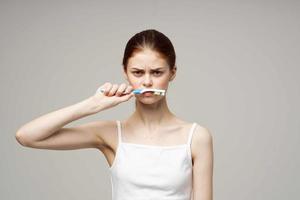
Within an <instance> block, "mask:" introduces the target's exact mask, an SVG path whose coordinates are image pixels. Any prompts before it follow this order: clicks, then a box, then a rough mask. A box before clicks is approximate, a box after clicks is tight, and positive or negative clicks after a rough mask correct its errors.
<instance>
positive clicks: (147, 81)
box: [143, 74, 152, 87]
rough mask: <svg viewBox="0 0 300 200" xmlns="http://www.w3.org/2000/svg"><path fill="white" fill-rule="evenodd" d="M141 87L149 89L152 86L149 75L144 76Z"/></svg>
mask: <svg viewBox="0 0 300 200" xmlns="http://www.w3.org/2000/svg"><path fill="white" fill-rule="evenodd" d="M143 86H144V87H151V86H152V79H151V77H150V75H149V74H148V75H146V76H145V79H144V82H143Z"/></svg>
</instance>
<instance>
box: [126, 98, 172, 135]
mask: <svg viewBox="0 0 300 200" xmlns="http://www.w3.org/2000/svg"><path fill="white" fill-rule="evenodd" d="M174 116H175V115H174V114H172V113H171V112H170V110H169V108H168V105H167V101H166V97H164V98H162V99H161V100H160V101H158V102H156V103H154V104H151V105H148V104H143V103H141V102H139V101H137V100H136V110H135V112H134V113H133V114H132V116H131V117H130V121H132V122H134V124H137V125H141V126H144V127H147V129H148V130H155V129H156V128H157V127H160V126H161V125H163V124H167V123H168V122H170V120H171V119H174Z"/></svg>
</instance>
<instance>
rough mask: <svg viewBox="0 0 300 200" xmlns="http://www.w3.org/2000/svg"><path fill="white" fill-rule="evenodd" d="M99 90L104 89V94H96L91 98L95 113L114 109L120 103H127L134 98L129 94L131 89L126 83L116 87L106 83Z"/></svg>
mask: <svg viewBox="0 0 300 200" xmlns="http://www.w3.org/2000/svg"><path fill="white" fill-rule="evenodd" d="M99 88H102V89H104V92H103V93H102V92H97V93H96V94H95V95H94V96H92V100H93V103H94V106H93V107H94V108H96V109H95V112H99V111H100V110H105V109H108V108H111V107H114V106H116V105H118V104H120V103H122V102H125V101H128V100H129V99H130V98H131V97H133V96H134V94H133V93H131V92H132V90H133V87H132V86H130V85H127V84H126V83H122V84H120V85H118V84H112V83H110V82H106V83H105V84H103V85H101V86H100V87H99Z"/></svg>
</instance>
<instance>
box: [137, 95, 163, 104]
mask: <svg viewBox="0 0 300 200" xmlns="http://www.w3.org/2000/svg"><path fill="white" fill-rule="evenodd" d="M162 98H163V97H159V96H151V97H140V98H138V99H137V100H138V101H139V102H141V103H143V104H153V103H157V102H159V101H160V100H161V99H162Z"/></svg>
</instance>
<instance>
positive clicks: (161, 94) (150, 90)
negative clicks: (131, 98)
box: [96, 88, 166, 96]
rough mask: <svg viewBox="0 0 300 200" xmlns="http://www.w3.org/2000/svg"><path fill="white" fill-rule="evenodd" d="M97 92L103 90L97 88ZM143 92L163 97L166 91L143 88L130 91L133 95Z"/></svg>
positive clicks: (102, 90)
mask: <svg viewBox="0 0 300 200" xmlns="http://www.w3.org/2000/svg"><path fill="white" fill-rule="evenodd" d="M98 92H101V93H103V92H104V89H103V88H98V90H97V91H96V93H98ZM145 92H153V94H155V95H160V96H165V93H166V90H162V89H154V88H143V89H135V90H133V91H132V93H134V94H143V93H145Z"/></svg>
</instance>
